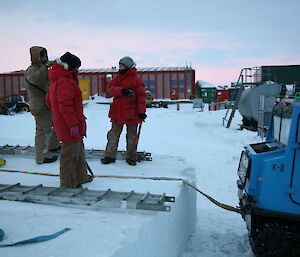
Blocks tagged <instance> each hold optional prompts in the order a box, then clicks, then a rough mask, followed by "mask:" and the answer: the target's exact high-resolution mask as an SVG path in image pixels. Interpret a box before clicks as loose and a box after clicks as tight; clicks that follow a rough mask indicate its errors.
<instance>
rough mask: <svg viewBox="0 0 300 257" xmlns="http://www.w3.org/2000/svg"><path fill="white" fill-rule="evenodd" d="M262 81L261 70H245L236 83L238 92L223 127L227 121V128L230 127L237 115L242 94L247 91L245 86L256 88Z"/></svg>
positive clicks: (232, 100) (258, 68)
mask: <svg viewBox="0 0 300 257" xmlns="http://www.w3.org/2000/svg"><path fill="white" fill-rule="evenodd" d="M260 81H261V68H260V67H253V68H243V69H242V70H241V72H240V75H239V78H238V80H237V82H236V83H235V86H236V90H235V93H234V95H233V97H232V98H231V100H230V104H229V107H230V108H229V109H227V111H226V114H225V116H224V117H223V126H224V124H225V122H226V121H227V125H226V128H229V127H230V124H231V122H232V119H233V117H234V115H235V111H236V109H237V107H238V103H239V101H240V97H241V94H242V92H243V90H244V89H245V86H255V85H257V84H259V82H260ZM229 110H231V113H230V116H229V119H227V116H228V114H229Z"/></svg>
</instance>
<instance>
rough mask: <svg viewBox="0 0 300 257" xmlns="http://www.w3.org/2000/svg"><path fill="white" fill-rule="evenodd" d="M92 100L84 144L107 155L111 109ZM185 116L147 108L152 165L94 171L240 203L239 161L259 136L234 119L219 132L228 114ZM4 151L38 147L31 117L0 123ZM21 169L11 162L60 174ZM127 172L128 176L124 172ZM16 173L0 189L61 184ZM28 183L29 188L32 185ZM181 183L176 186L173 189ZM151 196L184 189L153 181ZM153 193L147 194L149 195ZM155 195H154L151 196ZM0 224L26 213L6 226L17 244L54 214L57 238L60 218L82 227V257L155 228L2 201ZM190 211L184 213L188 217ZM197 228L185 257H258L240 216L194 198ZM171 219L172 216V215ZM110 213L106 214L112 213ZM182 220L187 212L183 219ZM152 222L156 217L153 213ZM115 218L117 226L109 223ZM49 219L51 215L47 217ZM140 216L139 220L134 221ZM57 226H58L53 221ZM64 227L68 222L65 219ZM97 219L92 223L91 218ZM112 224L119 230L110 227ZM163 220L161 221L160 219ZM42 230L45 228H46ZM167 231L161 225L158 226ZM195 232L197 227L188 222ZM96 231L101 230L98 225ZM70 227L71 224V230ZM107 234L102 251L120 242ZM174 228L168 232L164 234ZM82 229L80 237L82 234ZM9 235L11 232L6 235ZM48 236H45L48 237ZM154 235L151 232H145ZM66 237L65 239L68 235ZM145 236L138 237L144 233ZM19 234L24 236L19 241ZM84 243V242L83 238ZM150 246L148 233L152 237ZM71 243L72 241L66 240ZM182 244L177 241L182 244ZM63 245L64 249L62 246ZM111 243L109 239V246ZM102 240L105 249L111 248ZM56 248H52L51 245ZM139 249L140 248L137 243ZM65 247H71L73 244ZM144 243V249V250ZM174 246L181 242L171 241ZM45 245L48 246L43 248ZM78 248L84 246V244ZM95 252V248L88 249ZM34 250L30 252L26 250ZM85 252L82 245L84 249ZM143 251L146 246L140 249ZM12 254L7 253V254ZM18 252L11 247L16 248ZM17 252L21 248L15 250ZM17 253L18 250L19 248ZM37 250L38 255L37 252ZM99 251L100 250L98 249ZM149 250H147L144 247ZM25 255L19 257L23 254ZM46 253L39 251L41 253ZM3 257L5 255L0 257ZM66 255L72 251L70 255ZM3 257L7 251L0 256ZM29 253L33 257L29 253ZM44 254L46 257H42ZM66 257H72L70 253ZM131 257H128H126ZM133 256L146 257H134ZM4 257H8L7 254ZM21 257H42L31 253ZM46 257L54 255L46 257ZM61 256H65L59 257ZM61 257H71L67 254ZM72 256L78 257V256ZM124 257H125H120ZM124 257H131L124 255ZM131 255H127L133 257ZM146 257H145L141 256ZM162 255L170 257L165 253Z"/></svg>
mask: <svg viewBox="0 0 300 257" xmlns="http://www.w3.org/2000/svg"><path fill="white" fill-rule="evenodd" d="M99 100H101V99H95V100H94V101H93V102H90V103H89V104H88V105H87V106H86V107H85V114H86V116H87V118H88V120H87V123H88V137H87V138H86V139H85V147H86V148H95V149H104V148H105V145H106V133H107V131H108V130H109V129H110V122H109V119H108V118H107V113H108V108H109V106H108V105H100V104H95V103H94V102H95V101H99ZM180 107H181V108H180V110H179V111H177V110H176V105H170V106H169V108H168V109H148V110H147V115H148V117H147V119H146V122H145V123H143V126H142V132H141V138H140V141H139V147H138V149H139V150H145V151H147V152H151V153H152V155H153V162H141V163H139V164H138V165H137V166H136V167H130V169H129V168H128V165H127V164H126V163H124V162H122V161H117V162H116V163H115V164H113V165H108V166H103V165H101V164H100V163H99V161H91V162H90V166H91V167H92V169H93V170H94V171H97V174H98V172H99V174H115V175H135V174H143V175H145V176H173V177H184V178H188V179H189V180H190V181H193V180H194V179H196V185H197V187H198V188H199V189H200V190H202V191H204V192H205V193H207V194H209V195H211V196H212V197H214V198H215V199H217V200H218V201H220V202H224V203H226V204H230V205H233V206H236V205H237V204H238V199H237V188H236V180H237V175H236V169H237V166H238V162H239V157H240V153H241V151H242V149H243V146H244V145H245V144H248V143H253V142H257V141H260V139H259V138H258V137H257V136H256V133H254V132H250V131H245V130H243V131H239V130H237V128H238V123H240V122H241V117H240V116H239V114H238V113H237V114H236V117H235V118H234V120H233V123H232V125H231V127H230V128H229V129H226V128H225V127H223V126H222V117H223V116H224V114H225V112H226V110H220V111H216V112H209V111H207V108H206V109H205V111H204V112H197V111H195V110H193V109H192V104H181V105H180ZM0 124H1V126H0V145H4V144H20V145H33V142H34V119H33V118H32V116H31V115H30V113H23V114H16V115H14V116H1V117H0ZM119 149H125V135H124V133H123V134H122V136H121V140H120V145H119ZM18 160H19V161H16V162H13V163H11V162H9V160H8V164H7V166H6V168H7V169H10V168H14V169H19V170H21V169H22V170H29V169H30V170H38V171H43V172H55V170H57V168H58V163H55V164H51V165H42V166H41V165H36V164H35V163H34V162H33V161H32V160H30V159H25V158H23V159H22V160H21V159H18ZM125 170H126V172H124V171H125ZM56 173H57V172H56ZM195 174H196V176H194V175H195ZM28 176H30V175H21V174H18V175H17V178H18V181H16V180H15V178H16V174H8V173H5V174H4V173H0V178H1V183H7V184H9V183H16V182H19V181H20V182H22V183H24V182H27V183H28V182H30V183H29V184H33V185H34V184H38V183H43V185H52V186H53V185H56V186H57V185H58V178H52V177H51V178H50V177H42V181H41V177H40V176H34V175H32V176H30V179H29V178H28ZM28 180H29V181H28ZM176 183H178V182H176ZM133 185H134V186H135V187H136V189H137V190H138V189H142V188H143V184H142V183H140V184H139V183H138V182H137V181H131V180H130V181H116V180H103V181H101V182H99V181H93V182H92V183H90V185H89V188H91V189H95V188H97V189H101V187H103V188H107V187H109V188H112V189H113V190H118V191H121V190H126V189H128V190H131V189H132V188H131V187H132V186H133ZM147 187H149V188H150V189H151V190H152V191H153V190H154V191H156V190H157V189H158V188H164V189H165V188H166V189H168V190H169V191H170V192H172V193H175V194H177V195H178V194H179V193H178V192H180V189H179V185H178V184H174V183H173V182H172V183H171V182H157V181H152V182H148V183H147ZM151 190H150V191H151ZM153 193H156V192H153ZM0 209H1V212H0V215H1V220H4V221H7V222H9V220H10V221H11V220H12V217H13V215H14V214H11V212H13V213H18V212H20V210H21V211H22V213H24V218H22V219H21V220H16V223H15V224H13V225H9V224H7V223H6V222H3V223H2V224H5V225H2V227H1V228H2V229H3V230H4V231H5V232H6V231H7V230H8V231H9V232H11V234H13V239H11V240H12V241H17V240H18V239H24V237H22V238H21V236H23V235H24V232H25V231H24V229H23V230H22V228H25V227H28V224H27V226H26V222H27V221H26V218H29V221H32V220H33V219H34V220H35V222H36V224H39V226H37V227H35V229H36V230H35V233H34V235H40V234H41V233H40V232H38V231H40V230H39V229H38V228H41V227H42V228H43V226H45V227H47V226H46V225H45V223H47V222H49V220H47V221H44V220H43V216H44V215H46V214H48V213H50V216H51V218H50V219H51V222H50V225H51V226H50V227H51V228H53V231H50V232H49V233H52V232H56V231H58V230H60V229H62V228H63V227H62V226H63V224H62V221H61V220H60V219H59V217H61V216H64V215H69V216H70V220H69V221H68V222H70V223H69V226H72V225H75V228H78V227H80V228H81V229H82V230H83V231H84V230H86V231H88V233H89V238H88V239H87V240H85V239H81V240H83V241H84V242H87V246H88V247H87V248H88V249H89V250H87V251H86V254H85V256H112V249H114V248H116V247H119V245H118V246H116V244H120V245H122V244H128V240H129V241H130V240H133V239H136V238H137V236H138V235H140V234H138V235H137V234H136V233H137V232H136V231H141V228H143V226H144V224H147V226H149V224H151V221H150V219H151V215H150V214H149V213H145V214H143V215H141V214H137V213H136V212H129V213H128V214H127V215H120V213H119V212H118V211H113V212H112V213H111V212H106V211H104V212H103V213H100V214H99V213H98V212H95V211H90V210H89V211H87V210H76V209H68V208H67V209H66V210H65V209H63V208H59V207H54V206H47V207H45V206H43V207H41V206H40V205H34V204H25V203H14V202H6V201H2V202H1V205H0ZM188 211H189V210H187V212H188ZM196 211H197V222H196V228H195V232H194V233H193V234H192V236H191V238H190V240H189V242H188V244H187V249H186V251H185V252H184V254H183V255H182V256H181V257H200V256H201V257H202V256H203V257H221V256H222V257H224V256H230V257H235V256H236V257H237V256H239V257H241V256H243V257H250V256H253V255H252V252H251V249H250V246H249V243H248V238H247V230H246V226H245V224H244V221H243V220H242V218H241V216H240V215H239V214H236V213H232V212H228V211H225V210H223V209H220V208H219V207H217V206H215V205H213V204H212V203H211V202H209V201H208V200H207V199H205V198H203V197H202V196H201V195H198V196H197V207H196ZM171 212H172V211H171ZM108 213H109V214H108ZM181 214H183V213H181ZM96 215H99V216H100V217H101V218H100V219H99V221H98V222H97V224H92V223H91V222H90V221H89V217H94V216H96ZM152 215H153V214H152ZM113 216H115V219H113V218H111V217H113ZM47 217H48V216H47ZM137 217H138V218H137ZM52 219H53V220H52ZM63 220H65V219H63ZM92 220H93V219H92ZM114 220H115V222H116V223H117V225H116V224H113V223H114ZM161 220H163V218H162V219H161ZM41 224H44V225H41ZM98 224H100V225H101V226H102V227H103V228H104V231H101V232H99V231H97V230H95V229H93V228H95V227H96V226H97V225H98ZM124 224H126V225H124ZM160 224H162V223H160ZM188 224H189V225H191V224H192V223H188ZM100 225H99V226H100ZM66 226H68V225H66ZM12 228H20V229H19V231H18V232H17V233H16V231H12ZM110 229H113V230H116V231H115V233H116V234H118V235H120V236H119V237H118V238H117V239H118V240H115V239H116V238H113V240H111V242H110V243H108V244H105V245H103V244H101V238H103V233H104V234H105V235H108V236H109V235H110V236H112V235H115V234H114V233H108V231H110ZM165 229H170V228H165ZM73 230H74V229H73V227H72V230H71V231H69V232H67V233H71V232H72V233H75V235H74V234H72V238H73V239H74V237H75V238H78V239H79V240H80V235H76V231H73ZM82 230H80V231H82ZM8 231H7V232H8ZM46 231H48V230H46ZM143 231H144V232H143V233H144V236H145V238H146V237H147V233H146V230H143ZM149 231H151V229H149V230H148V232H149ZM67 233H66V234H65V235H67ZM139 233H140V232H139ZM21 234H22V235H21ZM81 236H82V235H81ZM148 236H149V238H150V239H149V241H150V240H153V238H151V237H150V236H151V233H149V235H148ZM62 238H63V236H61V238H58V239H55V240H52V241H49V244H50V245H51V246H53V247H54V248H55V247H56V246H57V245H59V242H61V241H60V240H62ZM65 238H69V237H67V236H66V237H64V239H65ZM177 240H180V238H177ZM58 241H59V242H58ZM106 241H109V240H106ZM106 241H105V242H106ZM50 242H51V243H50ZM136 242H137V241H136ZM68 243H71V241H70V242H68ZM145 243H146V242H144V244H145ZM49 244H47V243H41V244H39V245H40V246H39V247H40V248H39V249H40V250H41V249H44V250H45V251H46V250H47V249H48V250H49V248H48V247H49ZM97 244H98V245H100V246H101V247H102V246H103V247H104V248H103V252H102V253H101V254H102V255H100V253H99V255H92V254H93V253H92V252H91V250H90V247H91V249H92V247H94V246H95V245H97ZM172 244H173V246H174V247H175V246H176V245H177V244H178V241H172ZM46 245H47V246H46ZM79 245H80V246H81V245H83V243H82V242H79ZM89 246H90V247H89ZM30 247H32V246H26V249H29V248H30ZM82 247H83V246H82ZM140 247H144V248H145V247H146V246H145V245H143V244H142V246H140ZM7 249H8V248H7ZM11 249H13V248H11ZM14 249H17V248H14ZM19 249H20V248H19ZM35 249H36V248H35ZM101 249H102V248H101ZM145 249H146V248H145ZM18 251H20V252H18ZM41 251H42V250H41ZM1 252H3V249H1V250H0V255H2V254H1ZM17 252H18V253H19V254H21V250H10V252H5V256H14V257H15V256H21V255H17ZM66 252H67V249H66ZM3 253H4V252H3ZM8 253H9V254H10V255H9V254H8ZM29 253H30V251H29V250H28V254H29ZM41 253H42V252H41ZM68 254H69V253H68ZM128 254H129V253H128ZM131 254H132V256H137V257H139V256H141V255H135V254H137V252H135V253H131ZM3 256H4V255H3ZM22 256H33V257H35V256H40V254H36V255H35V254H34V252H31V254H30V255H24V254H23V255H22ZM43 256H56V255H49V254H48V255H45V252H43ZM61 256H62V255H61ZM63 256H69V255H65V254H63ZM70 256H73V257H74V256H81V255H76V252H74V253H73V255H70ZM120 256H122V255H120ZM124 256H127V255H123V257H124ZM128 256H129V255H128ZM143 256H147V255H146V254H145V252H144V255H143ZM165 256H173V255H168V254H166V253H165Z"/></svg>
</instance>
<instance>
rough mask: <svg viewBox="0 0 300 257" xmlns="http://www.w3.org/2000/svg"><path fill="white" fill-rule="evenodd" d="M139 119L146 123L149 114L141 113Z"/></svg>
mask: <svg viewBox="0 0 300 257" xmlns="http://www.w3.org/2000/svg"><path fill="white" fill-rule="evenodd" d="M139 117H140V119H141V120H142V121H145V119H146V118H147V114H146V113H140V114H139Z"/></svg>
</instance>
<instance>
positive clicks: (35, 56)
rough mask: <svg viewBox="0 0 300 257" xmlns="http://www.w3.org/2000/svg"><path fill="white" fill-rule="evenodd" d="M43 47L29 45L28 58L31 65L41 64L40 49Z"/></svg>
mask: <svg viewBox="0 0 300 257" xmlns="http://www.w3.org/2000/svg"><path fill="white" fill-rule="evenodd" d="M43 49H44V47H41V46H33V47H30V59H31V65H34V66H38V67H41V66H42V65H43V64H42V62H41V51H42V50H43Z"/></svg>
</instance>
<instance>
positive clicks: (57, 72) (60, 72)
mask: <svg viewBox="0 0 300 257" xmlns="http://www.w3.org/2000/svg"><path fill="white" fill-rule="evenodd" d="M77 75H78V71H77V70H66V69H65V67H64V66H63V65H61V64H59V63H58V62H57V61H54V62H53V64H52V65H51V66H50V68H49V70H48V76H49V79H50V82H51V83H53V82H55V81H56V80H57V79H59V78H62V77H68V78H72V79H74V80H76V81H77Z"/></svg>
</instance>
